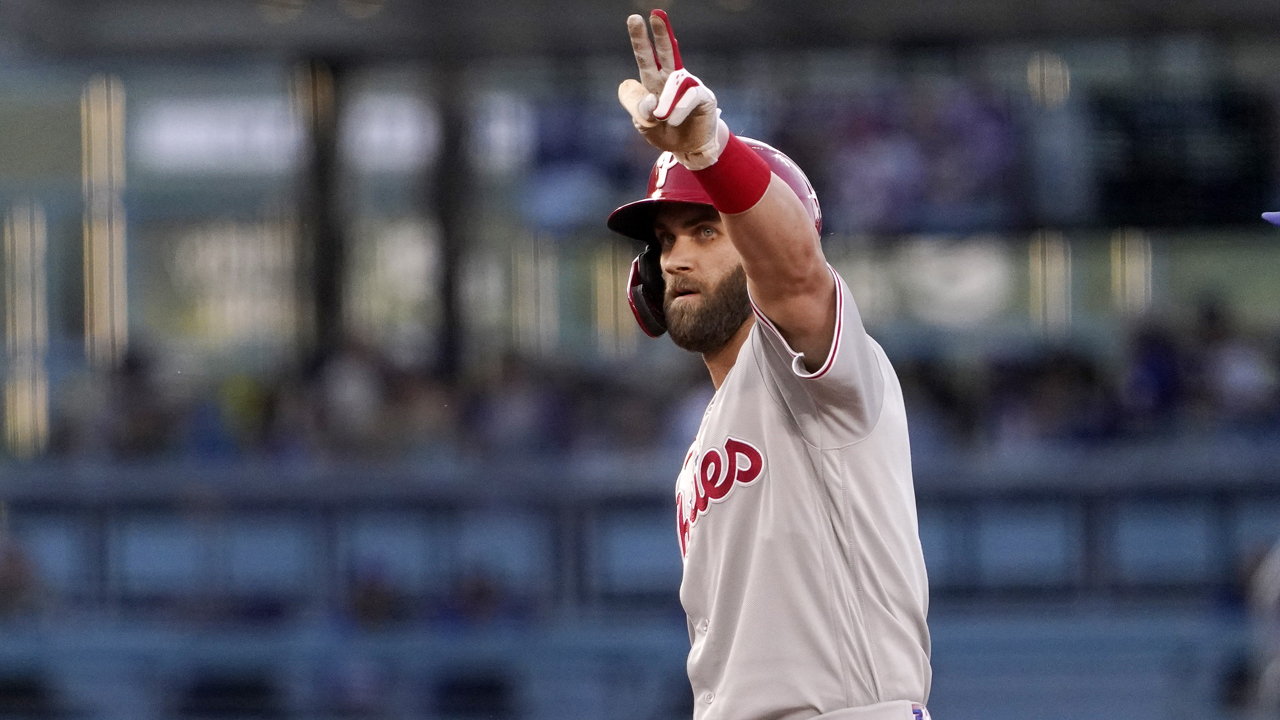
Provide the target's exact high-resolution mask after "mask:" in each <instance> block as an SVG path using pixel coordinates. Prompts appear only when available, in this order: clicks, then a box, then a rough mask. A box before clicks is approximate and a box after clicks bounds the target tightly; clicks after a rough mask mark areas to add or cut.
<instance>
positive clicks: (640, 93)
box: [618, 10, 729, 170]
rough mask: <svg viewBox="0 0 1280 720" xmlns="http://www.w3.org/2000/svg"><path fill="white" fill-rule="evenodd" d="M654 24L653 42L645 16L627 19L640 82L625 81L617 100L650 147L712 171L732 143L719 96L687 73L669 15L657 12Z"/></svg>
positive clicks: (651, 21)
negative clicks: (723, 151) (717, 97)
mask: <svg viewBox="0 0 1280 720" xmlns="http://www.w3.org/2000/svg"><path fill="white" fill-rule="evenodd" d="M649 25H650V26H651V27H652V28H653V41H652V42H650V40H649V32H648V30H647V29H646V28H645V24H644V18H642V17H640V16H639V15H632V16H631V17H629V18H627V31H628V32H629V33H630V34H631V49H632V51H634V52H635V56H636V66H637V67H639V68H640V80H639V81H636V80H633V79H630V78H629V79H627V80H624V81H622V84H621V85H619V86H618V101H619V102H621V103H622V107H624V108H626V110H627V112H628V113H630V114H631V122H632V124H634V125H635V126H636V130H639V131H640V134H641V135H643V136H644V139H645V140H648V141H649V144H650V145H653V146H654V147H656V148H658V149H659V150H666V151H670V152H671V153H672V154H673V155H675V156H676V159H677V160H679V161H680V163H681V164H682V165H684V166H685V167H687V168H689V169H690V170H702V169H704V168H707V167H710V166H711V165H712V164H714V163H715V161H716V160H718V159H720V151H721V150H722V149H724V145H725V143H726V142H728V141H729V127H728V126H727V125H725V124H724V121H723V120H721V119H720V109H719V108H718V107H716V96H715V93H713V92H711V90H710V89H709V88H708V87H707V86H706V85H703V84H702V81H701V80H699V79H698V78H697V77H695V76H694V75H693V74H692V73H690V72H689V71H688V70H685V69H684V64H683V63H682V62H681V60H680V45H679V44H678V43H677V42H676V36H675V33H674V32H673V31H672V30H671V22H670V20H668V19H667V14H666V13H665V12H663V11H662V10H654V11H653V12H652V13H651V14H650V15H649Z"/></svg>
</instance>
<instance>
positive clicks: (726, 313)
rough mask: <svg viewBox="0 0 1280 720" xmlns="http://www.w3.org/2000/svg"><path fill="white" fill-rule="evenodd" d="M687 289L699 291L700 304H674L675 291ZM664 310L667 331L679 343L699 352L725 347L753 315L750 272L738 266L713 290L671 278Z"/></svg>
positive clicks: (708, 351) (704, 352)
mask: <svg viewBox="0 0 1280 720" xmlns="http://www.w3.org/2000/svg"><path fill="white" fill-rule="evenodd" d="M684 290H697V291H698V292H700V293H701V294H702V302H701V304H699V305H693V304H684V303H682V304H680V305H679V306H676V305H673V304H672V300H674V299H675V293H676V292H681V291H684ZM662 309H663V312H665V313H666V316H667V332H669V333H671V340H672V341H673V342H675V344H676V345H677V346H679V347H682V348H684V349H685V350H688V351H690V352H696V353H703V354H706V353H712V352H715V351H717V350H719V349H720V348H722V347H724V346H725V345H726V344H727V343H728V342H729V340H730V339H732V338H733V335H734V333H736V332H738V328H740V327H742V323H744V322H746V321H747V318H748V317H750V316H751V299H750V297H749V296H748V295H747V273H746V271H745V270H743V269H742V266H741V265H739V266H738V267H736V268H734V269H733V270H732V271H731V272H730V273H729V275H728V276H727V277H725V279H723V280H721V281H720V283H719V284H717V285H716V286H715V288H713V289H710V290H706V289H704V288H702V287H700V286H698V285H696V284H695V283H691V282H689V281H684V282H681V281H680V280H679V279H673V280H671V281H668V283H667V292H666V296H665V297H664V298H663V303H662Z"/></svg>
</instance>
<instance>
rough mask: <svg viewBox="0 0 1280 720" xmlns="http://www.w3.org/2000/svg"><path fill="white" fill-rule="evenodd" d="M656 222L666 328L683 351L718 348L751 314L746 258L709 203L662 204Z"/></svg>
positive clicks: (703, 351) (726, 341)
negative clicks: (734, 244) (660, 257)
mask: <svg viewBox="0 0 1280 720" xmlns="http://www.w3.org/2000/svg"><path fill="white" fill-rule="evenodd" d="M653 226H654V235H655V236H656V237H657V238H658V241H659V242H661V243H662V277H663V279H664V280H666V283H667V292H666V296H665V297H664V298H663V302H662V308H663V311H664V312H665V313H666V316H667V332H669V333H670V334H671V339H672V340H673V341H674V342H675V344H676V345H678V346H680V347H682V348H684V349H685V350H689V351H691V352H697V353H709V352H715V351H716V350H719V349H720V348H722V347H724V346H725V344H726V343H728V342H729V340H730V339H731V338H732V337H733V335H734V333H736V332H737V331H738V328H740V327H742V323H744V322H746V321H747V318H749V317H750V316H751V301H750V300H749V299H748V297H747V275H746V273H745V272H744V271H743V269H742V256H741V255H739V254H738V250H737V248H735V247H734V246H733V243H732V242H730V240H729V236H728V235H727V234H725V231H724V224H723V223H722V222H721V221H720V213H718V212H716V209H715V208H713V207H711V206H709V205H694V204H691V203H663V204H662V207H661V208H659V210H658V215H657V217H656V218H655V219H654V224H653Z"/></svg>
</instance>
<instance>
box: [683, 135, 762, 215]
mask: <svg viewBox="0 0 1280 720" xmlns="http://www.w3.org/2000/svg"><path fill="white" fill-rule="evenodd" d="M693 176H694V177H696V178H697V179H698V182H699V183H700V184H701V185H702V189H703V190H706V191H707V195H710V196H711V204H712V205H714V206H715V208H716V210H719V211H720V212H722V213H725V214H727V215H736V214H738V213H741V212H746V211H747V210H750V209H751V208H753V207H755V205H756V203H758V202H760V198H762V197H764V193H765V191H766V190H768V189H769V181H770V180H771V179H772V177H773V172H772V171H771V170H770V169H769V165H768V164H767V163H765V161H764V160H763V159H762V158H761V157H760V156H759V155H757V154H756V153H755V151H753V150H752V149H751V148H749V147H747V144H746V143H744V142H742V140H740V139H738V136H737V135H733V134H730V135H729V139H728V141H727V142H725V144H724V147H723V149H722V150H721V151H720V157H719V158H718V159H717V160H716V162H715V163H713V164H712V165H710V166H708V167H706V168H704V169H702V170H694V171H693Z"/></svg>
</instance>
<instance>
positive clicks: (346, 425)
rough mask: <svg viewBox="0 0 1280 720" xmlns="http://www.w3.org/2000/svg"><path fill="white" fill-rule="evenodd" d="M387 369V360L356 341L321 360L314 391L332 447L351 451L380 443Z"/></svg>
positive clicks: (385, 397) (329, 444)
mask: <svg viewBox="0 0 1280 720" xmlns="http://www.w3.org/2000/svg"><path fill="white" fill-rule="evenodd" d="M386 372H387V363H386V362H385V360H384V359H383V358H382V357H381V356H380V355H379V354H378V353H377V352H376V351H375V350H374V349H373V348H371V347H369V346H367V345H364V344H362V343H359V342H354V341H351V342H347V343H345V344H344V345H342V346H341V347H340V348H338V349H337V351H335V352H334V353H333V354H331V355H329V356H327V357H324V358H322V359H321V360H320V364H319V367H318V368H317V370H316V375H315V387H314V391H315V393H316V399H317V401H318V403H319V408H318V410H319V414H320V418H321V424H322V426H323V427H324V429H325V434H326V440H327V443H326V444H327V445H328V446H329V447H331V448H332V449H334V450H336V451H337V452H340V453H350V452H353V451H358V450H360V449H367V448H371V447H373V446H375V444H378V443H380V441H381V440H382V439H383V436H382V431H383V430H384V429H385V427H386V425H385V420H386V418H385V416H384V414H383V410H384V408H385V406H386V403H387V381H386Z"/></svg>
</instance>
